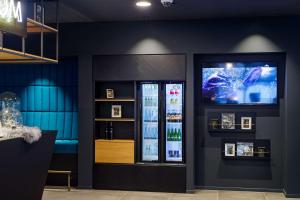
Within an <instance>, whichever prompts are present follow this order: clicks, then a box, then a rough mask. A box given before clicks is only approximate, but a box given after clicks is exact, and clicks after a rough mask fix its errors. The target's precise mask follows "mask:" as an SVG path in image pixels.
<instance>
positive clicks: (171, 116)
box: [167, 112, 182, 122]
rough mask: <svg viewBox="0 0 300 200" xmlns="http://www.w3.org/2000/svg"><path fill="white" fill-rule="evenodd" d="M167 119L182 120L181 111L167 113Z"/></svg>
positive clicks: (169, 120)
mask: <svg viewBox="0 0 300 200" xmlns="http://www.w3.org/2000/svg"><path fill="white" fill-rule="evenodd" d="M167 121H168V122H182V114H181V113H175V112H173V113H167Z"/></svg>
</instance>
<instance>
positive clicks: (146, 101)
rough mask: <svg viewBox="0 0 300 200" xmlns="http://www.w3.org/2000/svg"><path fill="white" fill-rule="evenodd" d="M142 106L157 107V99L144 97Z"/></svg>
mask: <svg viewBox="0 0 300 200" xmlns="http://www.w3.org/2000/svg"><path fill="white" fill-rule="evenodd" d="M144 106H147V107H157V106H158V98H157V97H144Z"/></svg>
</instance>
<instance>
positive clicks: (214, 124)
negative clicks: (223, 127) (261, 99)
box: [209, 119, 220, 130]
mask: <svg viewBox="0 0 300 200" xmlns="http://www.w3.org/2000/svg"><path fill="white" fill-rule="evenodd" d="M219 127H220V120H219V119H210V120H209V128H210V129H211V130H218V129H219Z"/></svg>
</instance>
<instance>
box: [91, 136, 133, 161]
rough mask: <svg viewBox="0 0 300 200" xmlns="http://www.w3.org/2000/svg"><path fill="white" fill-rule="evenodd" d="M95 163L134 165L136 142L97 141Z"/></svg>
mask: <svg viewBox="0 0 300 200" xmlns="http://www.w3.org/2000/svg"><path fill="white" fill-rule="evenodd" d="M95 163H120V164H133V163H134V140H103V139H98V140H95Z"/></svg>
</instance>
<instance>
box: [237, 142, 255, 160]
mask: <svg viewBox="0 0 300 200" xmlns="http://www.w3.org/2000/svg"><path fill="white" fill-rule="evenodd" d="M236 148H237V152H236V153H237V154H236V155H237V156H242V157H253V156H254V152H253V149H254V143H253V142H237V144H236Z"/></svg>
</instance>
